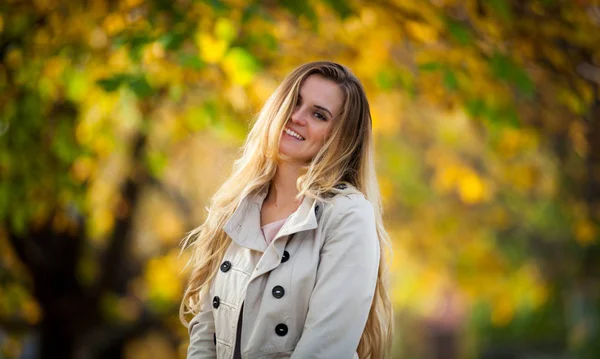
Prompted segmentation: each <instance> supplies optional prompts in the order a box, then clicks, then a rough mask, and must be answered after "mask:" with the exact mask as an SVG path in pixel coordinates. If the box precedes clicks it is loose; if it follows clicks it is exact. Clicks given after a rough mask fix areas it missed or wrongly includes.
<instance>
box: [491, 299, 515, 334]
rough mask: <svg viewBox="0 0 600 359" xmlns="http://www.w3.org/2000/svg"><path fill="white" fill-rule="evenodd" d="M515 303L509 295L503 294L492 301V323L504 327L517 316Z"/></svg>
mask: <svg viewBox="0 0 600 359" xmlns="http://www.w3.org/2000/svg"><path fill="white" fill-rule="evenodd" d="M515 309H516V308H515V303H514V302H513V301H512V300H511V298H510V297H509V296H507V295H501V296H500V297H499V298H497V299H496V300H495V301H494V302H493V303H492V317H491V320H492V324H494V325H495V326H498V327H503V326H506V325H507V324H509V323H510V322H511V321H512V319H513V317H514V316H515Z"/></svg>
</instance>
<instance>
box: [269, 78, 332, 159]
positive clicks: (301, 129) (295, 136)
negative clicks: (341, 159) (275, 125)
mask: <svg viewBox="0 0 600 359" xmlns="http://www.w3.org/2000/svg"><path fill="white" fill-rule="evenodd" d="M342 102H343V93H342V90H341V89H340V88H339V86H338V85H337V84H336V83H335V82H333V81H331V80H328V79H326V78H325V77H323V76H320V75H317V74H314V75H310V76H309V77H307V78H306V79H305V80H304V82H303V83H302V85H301V87H300V93H299V97H298V99H297V101H296V108H295V109H294V111H293V112H292V115H291V116H290V119H289V121H288V122H287V124H286V125H285V128H284V130H283V133H282V134H281V141H280V142H279V152H281V153H282V154H284V155H286V156H288V157H290V158H291V159H292V161H293V162H298V163H302V164H306V163H309V162H310V161H311V160H312V159H313V157H314V156H315V155H316V154H317V153H318V152H319V150H320V149H321V147H322V146H323V144H324V143H325V140H326V139H327V136H328V134H329V128H330V127H331V123H332V121H334V120H335V119H336V118H337V116H338V115H339V114H340V111H341V109H342Z"/></svg>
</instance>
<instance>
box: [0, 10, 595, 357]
mask: <svg viewBox="0 0 600 359" xmlns="http://www.w3.org/2000/svg"><path fill="white" fill-rule="evenodd" d="M317 59H330V60H334V61H338V62H341V63H343V64H345V65H347V66H349V67H350V68H351V69H352V70H353V71H354V72H355V73H356V75H357V76H358V77H359V78H360V79H361V80H362V82H363V83H364V85H365V87H366V90H367V95H368V98H369V100H370V103H371V106H372V113H373V116H374V123H373V127H374V134H375V140H376V146H377V165H378V171H379V172H378V174H379V181H380V186H381V189H382V193H383V197H384V206H385V222H386V225H387V228H388V229H389V232H390V234H391V237H392V240H393V246H394V257H393V261H392V268H391V288H392V292H391V294H392V299H393V302H394V306H395V325H396V331H395V340H394V355H393V356H394V358H448V359H454V358H486V359H493V358H494V359H495V358H530V359H533V358H536V359H541V358H544V359H558V358H598V357H600V334H599V333H600V328H599V326H600V312H599V309H600V282H599V281H600V250H599V248H600V245H599V239H600V233H599V223H600V87H599V86H600V2H599V1H595V0H564V1H561V0H464V1H459V0H412V1H411V0H395V1H394V0H373V1H361V0H353V1H343V0H322V1H316V0H313V1H295V0H284V1H244V0H204V1H201V0H146V1H144V0H122V1H118V0H86V1H82V0H70V1H60V0H3V1H2V2H1V4H0V357H1V358H38V357H39V358H44V359H45V358H183V357H184V356H185V351H186V348H187V344H188V337H187V332H186V329H185V328H184V327H183V326H182V325H181V324H180V322H179V320H178V316H177V310H178V306H179V300H180V298H181V296H182V290H183V285H184V282H185V278H186V272H182V269H183V266H184V264H185V262H186V259H187V254H186V253H184V254H183V255H181V256H180V247H179V245H180V240H181V238H182V237H183V236H184V234H185V233H186V232H187V231H189V230H191V229H192V228H194V227H195V226H197V225H199V224H200V223H202V221H203V219H204V216H205V214H206V211H205V207H206V205H207V203H208V201H209V198H210V196H211V194H212V193H213V192H214V191H215V189H216V188H217V187H218V186H219V184H220V183H222V182H223V180H224V178H225V177H226V176H227V175H228V173H229V171H230V169H231V165H232V162H233V160H234V159H235V158H236V157H237V156H238V155H239V151H238V148H239V146H240V145H241V144H242V141H243V139H244V136H245V134H246V133H247V131H248V128H249V124H250V123H251V121H252V119H253V117H254V116H255V115H256V113H257V112H258V110H259V109H260V107H261V106H262V104H263V102H264V101H265V99H266V98H267V97H268V96H269V94H270V93H271V92H272V91H273V90H274V89H275V87H276V86H277V84H278V83H279V82H280V81H281V80H282V78H283V76H285V74H287V73H288V72H289V71H290V70H292V69H293V68H295V67H296V66H298V65H299V64H301V63H303V62H306V61H310V60H317ZM348 315H352V313H348Z"/></svg>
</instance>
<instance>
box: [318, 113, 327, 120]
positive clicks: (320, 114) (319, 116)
mask: <svg viewBox="0 0 600 359" xmlns="http://www.w3.org/2000/svg"><path fill="white" fill-rule="evenodd" d="M315 117H316V118H318V119H319V120H321V121H325V120H327V118H326V117H325V116H323V114H322V113H320V112H315Z"/></svg>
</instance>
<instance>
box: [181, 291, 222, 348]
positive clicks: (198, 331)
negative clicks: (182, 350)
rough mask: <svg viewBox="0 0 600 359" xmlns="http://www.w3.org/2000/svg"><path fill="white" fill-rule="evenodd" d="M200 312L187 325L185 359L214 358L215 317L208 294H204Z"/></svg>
mask: <svg viewBox="0 0 600 359" xmlns="http://www.w3.org/2000/svg"><path fill="white" fill-rule="evenodd" d="M204 297H205V298H204V301H203V302H202V305H201V306H200V312H199V313H198V314H196V316H194V318H192V320H191V321H190V325H189V327H188V332H189V334H190V345H189V347H188V351H187V359H215V358H216V357H217V350H216V346H215V336H214V335H215V318H214V314H213V312H212V309H211V303H210V296H209V295H205V296H204Z"/></svg>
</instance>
